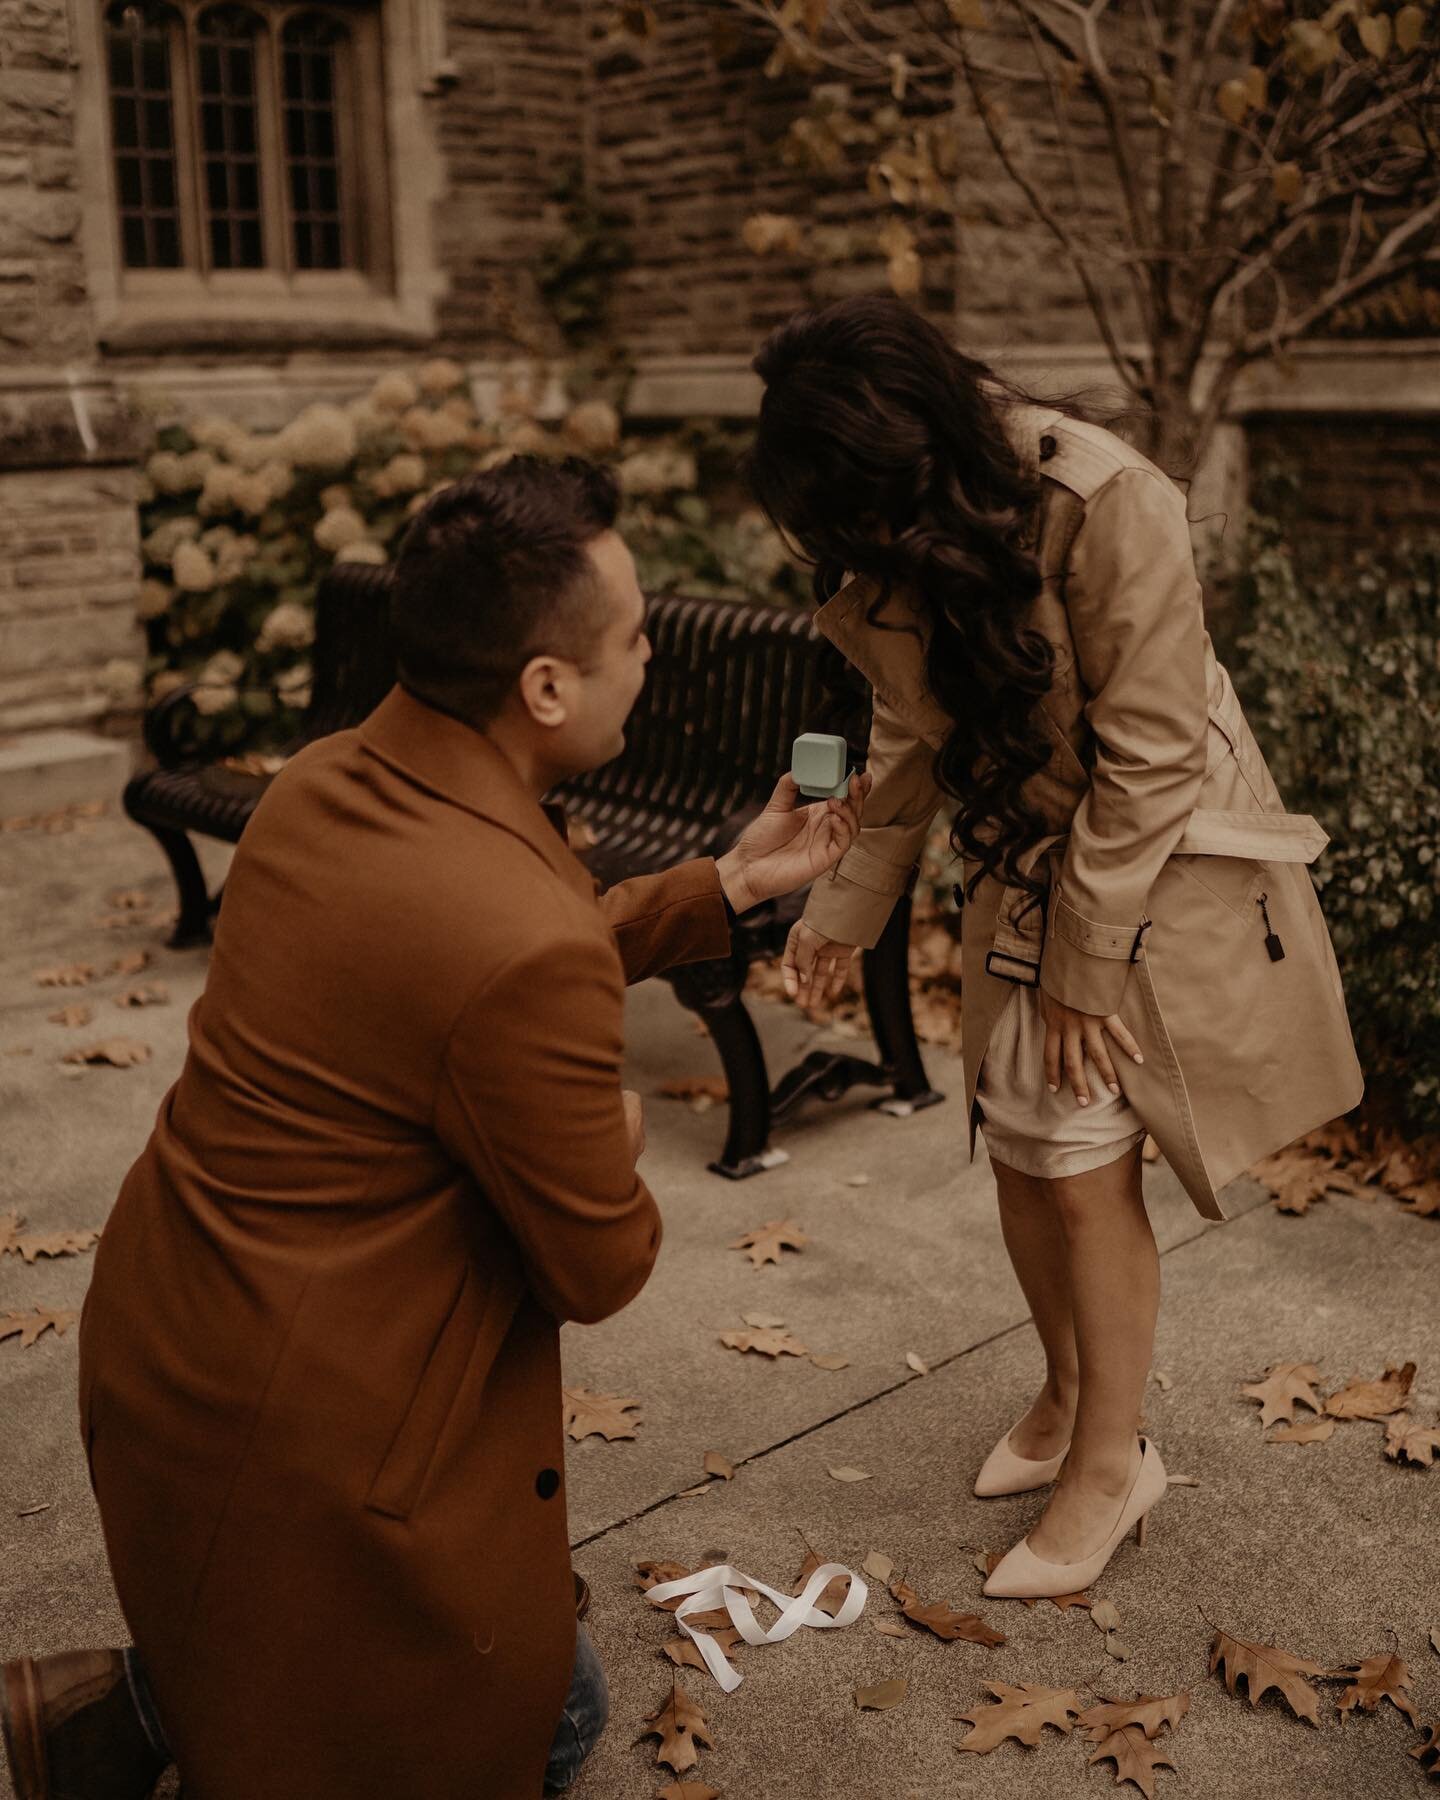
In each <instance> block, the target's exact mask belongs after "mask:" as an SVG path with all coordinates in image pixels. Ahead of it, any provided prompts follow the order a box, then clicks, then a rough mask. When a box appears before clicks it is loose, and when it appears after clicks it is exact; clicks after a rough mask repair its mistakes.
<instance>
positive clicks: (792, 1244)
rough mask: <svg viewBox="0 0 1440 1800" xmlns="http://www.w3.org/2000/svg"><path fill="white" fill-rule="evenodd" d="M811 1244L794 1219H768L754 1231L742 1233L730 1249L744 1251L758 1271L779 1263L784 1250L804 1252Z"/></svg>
mask: <svg viewBox="0 0 1440 1800" xmlns="http://www.w3.org/2000/svg"><path fill="white" fill-rule="evenodd" d="M809 1242H810V1240H809V1238H808V1237H806V1235H805V1233H804V1232H803V1231H802V1230H801V1229H800V1227H799V1225H798V1224H797V1223H796V1222H795V1220H794V1219H768V1220H767V1221H766V1222H765V1224H763V1225H757V1226H756V1227H755V1229H754V1230H753V1231H745V1232H742V1233H741V1234H740V1236H739V1237H738V1238H736V1239H734V1241H733V1242H732V1243H731V1244H730V1245H729V1248H730V1249H731V1250H743V1251H744V1252H745V1254H746V1255H747V1256H748V1257H749V1258H750V1263H751V1266H752V1268H756V1269H758V1268H759V1267H760V1266H761V1265H762V1264H763V1263H778V1262H779V1260H780V1253H781V1251H782V1250H797V1251H798V1250H803V1249H804V1248H805V1246H806V1245H807V1244H808V1243H809Z"/></svg>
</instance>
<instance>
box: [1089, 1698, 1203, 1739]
mask: <svg viewBox="0 0 1440 1800" xmlns="http://www.w3.org/2000/svg"><path fill="white" fill-rule="evenodd" d="M1189 1710H1190V1692H1189V1689H1188V1688H1187V1689H1185V1690H1183V1691H1182V1692H1181V1693H1178V1694H1141V1695H1140V1697H1139V1699H1137V1700H1102V1701H1101V1702H1100V1704H1099V1705H1098V1706H1090V1707H1087V1708H1086V1709H1085V1711H1084V1712H1083V1713H1081V1715H1080V1717H1079V1718H1078V1719H1077V1720H1076V1721H1075V1723H1076V1724H1077V1725H1078V1726H1079V1728H1080V1730H1081V1731H1082V1732H1083V1733H1084V1735H1085V1736H1086V1737H1087V1738H1089V1739H1090V1740H1091V1741H1092V1742H1095V1741H1098V1740H1099V1739H1101V1738H1103V1737H1105V1736H1107V1735H1108V1734H1109V1733H1110V1732H1112V1731H1120V1730H1123V1729H1126V1728H1127V1727H1128V1728H1133V1729H1134V1730H1137V1731H1141V1732H1143V1733H1144V1734H1145V1736H1146V1737H1147V1738H1153V1737H1158V1736H1159V1735H1160V1733H1161V1732H1162V1731H1163V1730H1164V1729H1165V1727H1166V1726H1167V1725H1168V1726H1169V1727H1170V1728H1171V1730H1172V1731H1173V1730H1174V1729H1175V1727H1176V1726H1178V1725H1179V1723H1180V1721H1181V1720H1182V1719H1183V1718H1184V1717H1185V1715H1186V1713H1187V1712H1189Z"/></svg>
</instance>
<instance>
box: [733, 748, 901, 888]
mask: <svg viewBox="0 0 1440 1800" xmlns="http://www.w3.org/2000/svg"><path fill="white" fill-rule="evenodd" d="M872 781H873V777H872V776H871V775H869V774H868V773H867V774H864V775H852V776H851V777H850V790H849V793H848V794H847V796H846V797H845V799H843V800H823V801H817V802H816V803H815V804H814V805H813V806H800V805H798V804H797V802H798V800H799V798H800V788H799V785H798V784H797V782H796V780H795V777H794V776H793V775H792V774H791V773H790V771H789V770H788V769H787V770H786V771H785V773H784V774H783V775H782V776H781V777H780V779H779V781H777V782H776V783H775V791H774V793H773V794H771V796H770V799H769V801H768V802H767V804H766V807H765V810H764V812H762V813H761V814H760V816H759V818H758V819H755V820H753V821H752V822H751V823H750V824H749V825H747V826H746V828H745V830H744V831H743V832H742V833H741V835H740V838H739V839H738V841H737V842H736V844H735V846H734V848H733V849H730V850H727V851H726V852H725V854H724V855H723V856H722V857H719V858H718V859H717V866H718V867H719V870H720V880H721V882H722V883H723V884H724V888H725V892H726V893H727V894H728V895H729V898H730V904H731V905H732V906H733V907H734V908H735V910H736V912H744V911H745V910H746V908H747V907H751V906H755V905H757V904H758V903H759V902H760V901H761V900H773V899H774V898H775V897H776V895H778V894H789V893H793V892H794V890H795V889H796V888H802V887H808V886H809V884H810V883H811V882H812V881H814V880H815V878H816V877H817V876H819V875H823V874H824V873H825V871H826V870H827V869H832V868H834V866H835V864H836V863H837V862H839V860H840V858H841V857H842V856H843V855H844V854H845V852H846V851H847V850H848V849H849V848H850V846H851V844H853V843H854V841H855V837H856V834H857V833H858V831H859V830H860V821H861V818H862V816H863V814H864V810H865V796H866V795H867V794H868V793H869V792H870V788H871V785H872Z"/></svg>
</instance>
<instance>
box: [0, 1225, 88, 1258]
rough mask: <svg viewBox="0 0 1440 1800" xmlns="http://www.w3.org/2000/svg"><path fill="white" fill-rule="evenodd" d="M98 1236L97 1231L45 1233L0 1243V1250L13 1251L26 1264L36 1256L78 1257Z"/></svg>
mask: <svg viewBox="0 0 1440 1800" xmlns="http://www.w3.org/2000/svg"><path fill="white" fill-rule="evenodd" d="M99 1236H100V1233H99V1232H98V1231H47V1232H43V1233H38V1234H35V1235H32V1236H29V1237H19V1238H15V1239H13V1240H12V1242H10V1243H9V1244H3V1243H0V1250H6V1249H9V1250H13V1251H14V1252H15V1253H16V1255H18V1256H21V1257H23V1258H24V1259H25V1261H26V1262H27V1263H33V1262H34V1261H35V1258H36V1257H37V1256H78V1255H79V1254H80V1253H81V1251H83V1250H88V1249H89V1248H90V1246H91V1245H92V1244H94V1243H95V1242H96V1241H97V1239H98V1238H99Z"/></svg>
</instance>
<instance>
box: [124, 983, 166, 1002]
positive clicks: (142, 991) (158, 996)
mask: <svg viewBox="0 0 1440 1800" xmlns="http://www.w3.org/2000/svg"><path fill="white" fill-rule="evenodd" d="M114 1004H115V1005H116V1006H168V1005H169V1004H170V990H169V988H168V987H166V985H165V983H164V982H163V981H142V982H141V983H140V984H139V986H138V987H131V988H126V989H125V990H124V991H123V993H119V994H116V995H115V996H114Z"/></svg>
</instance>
